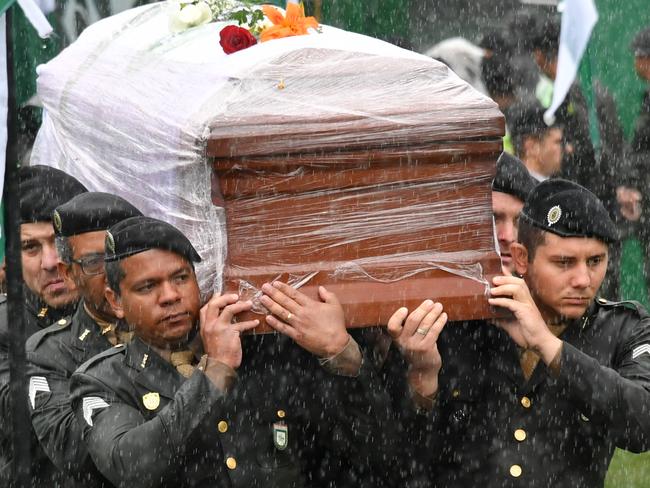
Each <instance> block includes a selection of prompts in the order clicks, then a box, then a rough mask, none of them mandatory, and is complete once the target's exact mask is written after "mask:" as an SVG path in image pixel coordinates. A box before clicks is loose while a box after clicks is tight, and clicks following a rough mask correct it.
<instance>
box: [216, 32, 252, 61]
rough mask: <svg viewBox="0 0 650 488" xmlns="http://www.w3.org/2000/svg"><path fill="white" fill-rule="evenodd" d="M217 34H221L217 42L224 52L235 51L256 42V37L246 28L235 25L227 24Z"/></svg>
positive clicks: (230, 52)
mask: <svg viewBox="0 0 650 488" xmlns="http://www.w3.org/2000/svg"><path fill="white" fill-rule="evenodd" d="M219 35H220V36H221V40H220V41H219V44H221V47H222V48H223V52H225V53H226V54H232V53H236V52H237V51H241V50H242V49H246V48H247V47H251V46H254V45H255V44H257V39H255V38H254V37H253V35H252V34H251V33H250V32H249V31H248V30H247V29H244V28H243V27H239V26H236V25H227V26H226V27H224V28H223V29H221V32H220V33H219Z"/></svg>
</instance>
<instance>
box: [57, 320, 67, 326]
mask: <svg viewBox="0 0 650 488" xmlns="http://www.w3.org/2000/svg"><path fill="white" fill-rule="evenodd" d="M67 323H68V321H67V320H66V319H61V320H59V322H58V324H59V325H65V324H67Z"/></svg>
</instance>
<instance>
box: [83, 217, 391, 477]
mask: <svg viewBox="0 0 650 488" xmlns="http://www.w3.org/2000/svg"><path fill="white" fill-rule="evenodd" d="M149 249H163V250H168V251H169V252H173V253H175V254H177V255H179V256H181V257H183V258H184V259H185V260H186V261H187V262H188V263H194V262H199V261H200V260H201V258H200V256H199V255H198V253H197V252H196V249H194V247H193V246H192V244H191V243H190V242H189V240H188V239H187V238H186V237H185V236H184V235H183V234H182V233H180V231H178V229H176V228H174V227H173V226H171V225H169V224H167V223H165V222H162V221H159V220H156V219H152V218H148V217H133V218H130V219H127V220H124V221H122V222H120V223H119V224H116V225H115V226H113V227H111V228H110V229H109V231H108V232H107V235H106V255H105V261H106V263H107V264H108V266H112V264H111V263H113V262H115V261H118V262H119V261H120V260H122V259H128V258H129V257H130V256H133V255H134V254H138V253H142V252H145V251H147V250H149ZM110 271H111V273H110V275H109V277H108V280H109V284H110V286H112V287H114V286H119V285H116V284H115V283H113V282H112V280H113V278H112V276H113V275H112V269H111V270H110ZM192 279H195V278H192ZM113 289H114V288H113ZM135 332H136V334H137V332H138V328H137V327H136V328H135ZM241 344H242V358H243V359H242V363H241V365H240V366H239V368H238V370H237V372H236V373H235V371H234V370H233V369H232V368H230V367H229V366H227V365H226V364H223V363H220V362H219V361H216V360H213V359H208V357H207V355H206V356H204V357H203V358H202V359H201V361H200V362H199V364H198V367H197V368H195V369H194V370H193V371H192V370H191V366H190V362H191V361H190V359H191V356H193V354H192V352H191V351H190V350H189V349H188V350H186V351H174V352H172V351H162V350H160V351H157V350H156V349H154V348H153V347H151V346H150V345H149V344H147V343H145V342H143V341H142V340H141V339H140V338H136V339H134V340H133V342H131V343H129V344H128V345H127V346H124V347H118V348H114V349H111V350H109V351H106V352H104V353H101V354H99V355H98V356H95V357H94V358H92V359H90V360H89V361H88V362H86V363H85V364H84V365H82V366H81V367H80V368H79V369H78V370H77V371H76V372H75V373H74V374H73V376H72V381H71V395H72V406H73V409H74V411H75V413H76V415H77V418H78V419H79V421H80V422H82V423H83V424H85V426H86V427H85V432H84V440H85V441H86V444H87V446H88V451H89V452H90V455H91V457H92V458H93V460H94V461H95V464H96V466H97V467H98V469H99V470H100V471H101V472H102V474H104V475H105V476H106V477H107V478H108V479H109V480H110V481H111V482H113V483H114V484H115V485H117V486H125V487H126V486H129V487H130V486H138V487H153V486H156V487H173V488H179V487H189V486H191V487H202V486H206V487H207V486H221V487H241V488H256V487H259V488H262V487H264V488H291V487H293V488H300V487H308V486H309V487H330V486H332V487H333V486H339V487H342V488H343V487H346V486H349V487H353V486H354V487H358V486H369V487H370V486H373V487H381V486H384V482H385V478H384V477H383V476H382V475H383V474H384V471H387V467H388V466H390V463H389V461H390V460H391V458H390V457H389V454H390V452H392V451H391V450H390V447H385V446H388V444H389V441H391V440H393V439H394V437H393V436H391V435H387V432H388V431H389V429H391V428H392V425H393V423H391V422H389V416H388V415H389V411H388V410H387V408H386V403H385V401H384V400H385V396H384V394H383V391H382V389H381V388H379V387H378V382H377V378H376V373H375V370H374V368H373V365H372V361H366V360H363V355H362V354H358V353H360V351H358V350H356V349H355V348H357V347H358V346H357V344H356V342H354V341H353V340H352V339H350V341H349V342H348V345H347V346H346V348H344V350H343V351H342V352H341V354H340V355H339V356H337V357H335V358H328V359H327V360H326V361H325V367H324V368H321V367H319V366H318V363H317V360H316V358H315V357H314V356H313V355H311V354H310V353H308V352H307V351H305V350H303V349H302V348H300V347H299V346H298V345H296V344H295V343H293V341H291V340H290V339H289V338H288V337H286V336H282V335H273V334H270V335H248V336H245V337H242V338H241ZM191 345H192V340H191V339H190V338H188V339H187V341H186V346H187V347H190V346H191ZM350 348H352V349H354V351H353V352H354V356H355V357H358V358H359V359H361V366H360V368H359V371H358V372H357V376H356V377H347V376H342V375H341V376H339V375H338V373H336V372H337V371H338V369H337V368H338V366H340V364H339V361H340V359H341V358H343V360H345V359H346V354H347V353H348V352H350V351H351V349H350ZM184 353H189V356H190V357H186V361H185V362H184V363H183V362H178V363H177V364H176V365H174V364H173V363H175V359H174V356H175V355H177V356H178V355H184V356H186V354H184ZM168 356H169V357H168ZM194 356H195V359H198V357H196V355H194ZM188 368H189V369H190V370H189V371H188ZM326 369H327V371H326ZM328 371H332V372H335V373H336V374H331V373H328ZM346 373H347V374H351V372H346ZM187 376H189V377H187ZM342 473H346V474H349V476H348V477H347V479H344V478H345V477H344V476H341V474H342ZM342 480H343V481H342ZM386 483H387V481H386Z"/></svg>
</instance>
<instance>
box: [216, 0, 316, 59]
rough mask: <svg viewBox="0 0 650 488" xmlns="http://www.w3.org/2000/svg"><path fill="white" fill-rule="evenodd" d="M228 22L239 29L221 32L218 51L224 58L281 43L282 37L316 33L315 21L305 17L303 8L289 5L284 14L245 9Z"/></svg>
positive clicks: (274, 9)
mask: <svg viewBox="0 0 650 488" xmlns="http://www.w3.org/2000/svg"><path fill="white" fill-rule="evenodd" d="M231 19H232V20H236V21H237V22H238V24H239V25H238V26H235V25H229V26H226V27H224V28H223V29H222V30H221V32H220V41H219V43H220V44H221V47H222V48H223V50H224V52H225V53H226V54H232V53H234V52H237V51H241V50H242V49H246V48H248V47H250V46H252V45H254V44H257V40H258V39H259V40H260V41H261V42H266V41H271V40H273V39H281V38H283V37H291V36H302V35H306V34H309V29H315V30H316V31H319V29H320V27H319V25H318V21H316V19H315V18H314V17H305V9H304V6H303V5H302V4H296V3H289V4H288V5H287V9H286V12H285V14H284V15H283V14H282V11H281V10H280V9H278V8H277V7H274V6H271V5H263V6H262V8H261V10H259V8H244V9H242V10H239V11H236V12H233V13H232V14H231Z"/></svg>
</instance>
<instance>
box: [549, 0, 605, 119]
mask: <svg viewBox="0 0 650 488" xmlns="http://www.w3.org/2000/svg"><path fill="white" fill-rule="evenodd" d="M597 21H598V12H597V11H596V5H595V4H594V0H565V2H564V12H562V28H561V31H560V49H559V52H558V60H557V74H556V76H555V83H554V85H553V101H552V102H551V106H550V107H549V108H548V110H547V111H546V113H545V114H544V121H545V122H546V123H547V124H548V125H551V124H553V122H554V121H555V111H556V110H557V109H558V107H559V106H560V105H562V102H563V101H564V99H565V97H566V95H567V93H569V89H570V88H571V85H572V84H573V80H575V78H576V74H577V73H578V67H579V66H580V60H581V59H582V55H583V54H584V52H585V49H586V48H587V44H588V43H589V38H590V37H591V31H592V29H593V28H594V26H595V25H596V22H597Z"/></svg>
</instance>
